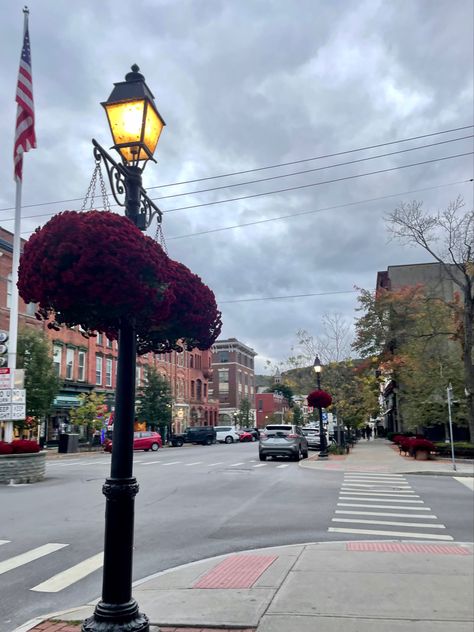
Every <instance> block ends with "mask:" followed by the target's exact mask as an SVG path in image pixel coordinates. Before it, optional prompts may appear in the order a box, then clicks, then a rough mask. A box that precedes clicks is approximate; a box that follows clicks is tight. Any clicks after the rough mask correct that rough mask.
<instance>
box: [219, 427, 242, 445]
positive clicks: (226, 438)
mask: <svg viewBox="0 0 474 632" xmlns="http://www.w3.org/2000/svg"><path fill="white" fill-rule="evenodd" d="M214 427H215V429H216V439H217V441H219V442H220V443H234V441H240V435H239V433H238V431H237V428H236V427H235V426H214Z"/></svg>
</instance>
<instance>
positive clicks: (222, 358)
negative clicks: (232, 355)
mask: <svg viewBox="0 0 474 632" xmlns="http://www.w3.org/2000/svg"><path fill="white" fill-rule="evenodd" d="M219 362H229V352H228V351H219Z"/></svg>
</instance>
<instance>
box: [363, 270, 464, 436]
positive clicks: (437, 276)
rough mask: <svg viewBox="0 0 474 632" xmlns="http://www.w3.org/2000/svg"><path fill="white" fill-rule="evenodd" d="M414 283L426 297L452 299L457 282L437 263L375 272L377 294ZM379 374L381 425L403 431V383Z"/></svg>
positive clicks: (443, 343) (455, 274)
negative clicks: (380, 378) (423, 290)
mask: <svg viewBox="0 0 474 632" xmlns="http://www.w3.org/2000/svg"><path fill="white" fill-rule="evenodd" d="M449 268H450V272H451V273H452V274H453V275H454V276H455V277H456V276H457V275H458V274H459V271H458V270H457V268H456V266H455V265H451V266H450V267H449ZM416 285H420V286H423V288H424V289H425V291H426V294H427V295H428V296H432V297H435V298H441V299H443V300H444V301H446V302H449V301H452V300H453V298H454V295H455V293H456V292H457V291H458V287H457V285H456V284H455V283H454V281H453V279H452V278H451V277H450V276H449V274H448V273H447V271H446V269H445V267H444V266H443V265H442V264H440V263H437V262H436V263H419V264H407V265H396V266H389V267H388V268H387V270H383V271H380V272H378V273H377V285H376V295H377V293H378V292H380V291H384V290H385V291H394V290H399V289H401V288H404V287H413V286H416ZM395 335H396V332H395ZM438 344H439V345H446V346H447V345H452V344H454V343H453V342H452V341H449V340H448V339H445V340H441V339H440V341H439V343H438ZM381 377H382V382H381V387H380V404H381V408H382V411H381V414H382V417H383V421H382V424H383V426H384V428H385V429H386V430H388V431H390V432H402V431H403V430H404V423H403V384H400V383H398V382H396V381H395V380H394V379H393V377H392V376H391V375H385V376H381Z"/></svg>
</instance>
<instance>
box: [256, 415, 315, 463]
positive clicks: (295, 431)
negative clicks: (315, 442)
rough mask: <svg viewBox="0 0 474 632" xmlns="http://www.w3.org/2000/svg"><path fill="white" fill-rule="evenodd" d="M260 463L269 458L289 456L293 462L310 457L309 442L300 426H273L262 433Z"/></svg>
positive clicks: (259, 448) (259, 450)
mask: <svg viewBox="0 0 474 632" xmlns="http://www.w3.org/2000/svg"><path fill="white" fill-rule="evenodd" d="M258 456H259V458H260V461H266V460H267V457H269V456H287V457H289V458H290V459H291V460H293V461H299V460H300V459H301V458H303V459H306V458H307V457H308V441H307V439H306V437H305V436H304V434H303V431H302V430H301V428H300V427H299V426H293V425H290V424H271V425H269V426H267V427H266V428H265V430H263V431H262V432H261V433H260V441H259V446H258Z"/></svg>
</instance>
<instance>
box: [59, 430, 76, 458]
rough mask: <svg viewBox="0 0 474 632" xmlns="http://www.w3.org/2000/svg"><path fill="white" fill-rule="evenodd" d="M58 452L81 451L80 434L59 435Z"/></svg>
mask: <svg viewBox="0 0 474 632" xmlns="http://www.w3.org/2000/svg"><path fill="white" fill-rule="evenodd" d="M58 452H60V453H62V454H65V453H69V452H79V435H78V434H61V435H59V446H58Z"/></svg>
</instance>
